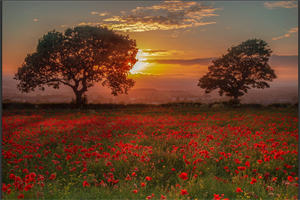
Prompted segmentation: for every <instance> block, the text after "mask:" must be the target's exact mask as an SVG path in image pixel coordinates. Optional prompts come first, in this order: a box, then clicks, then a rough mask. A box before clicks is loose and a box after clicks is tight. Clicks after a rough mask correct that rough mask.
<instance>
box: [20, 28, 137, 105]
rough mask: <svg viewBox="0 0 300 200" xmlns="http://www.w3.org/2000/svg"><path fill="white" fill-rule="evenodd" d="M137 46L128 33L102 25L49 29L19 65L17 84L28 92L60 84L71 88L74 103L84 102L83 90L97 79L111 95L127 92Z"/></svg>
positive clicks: (131, 82)
mask: <svg viewBox="0 0 300 200" xmlns="http://www.w3.org/2000/svg"><path fill="white" fill-rule="evenodd" d="M137 50H138V49H137V48H136V42H135V41H134V40H131V39H129V37H128V36H123V35H119V34H117V33H115V32H113V31H112V30H108V29H106V28H102V27H92V26H79V27H75V28H72V29H71V28H69V29H67V30H66V31H65V32H64V34H63V33H60V32H56V31H51V32H48V33H47V34H45V35H44V36H43V37H42V38H41V39H40V40H39V42H38V45H37V49H36V52H34V53H32V54H28V55H27V57H26V58H25V62H24V64H23V65H22V67H20V68H19V69H18V72H17V73H16V74H15V79H16V80H19V83H18V85H17V87H18V89H19V90H20V91H22V92H30V91H34V90H35V88H37V87H38V88H39V89H41V90H44V89H45V88H44V86H45V85H47V86H49V87H53V88H54V89H58V88H59V87H60V85H61V84H63V85H66V86H69V87H71V88H72V90H73V91H74V94H75V97H76V104H77V105H81V104H83V103H84V98H83V97H84V94H85V92H87V90H88V88H89V87H92V86H94V84H95V83H97V82H100V83H101V84H102V85H103V86H108V87H109V88H111V90H112V94H113V95H117V94H121V93H127V91H128V89H129V88H131V87H132V86H133V85H134V81H133V80H132V79H128V78H127V75H128V73H129V70H130V69H131V68H132V67H133V65H134V64H135V63H136V61H137V60H136V58H135V57H136V54H137Z"/></svg>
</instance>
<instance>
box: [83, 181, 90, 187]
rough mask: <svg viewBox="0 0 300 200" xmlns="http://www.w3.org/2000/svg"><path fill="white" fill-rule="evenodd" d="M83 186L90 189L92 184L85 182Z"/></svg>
mask: <svg viewBox="0 0 300 200" xmlns="http://www.w3.org/2000/svg"><path fill="white" fill-rule="evenodd" d="M82 185H83V187H89V186H90V184H89V183H88V182H87V181H83V183H82Z"/></svg>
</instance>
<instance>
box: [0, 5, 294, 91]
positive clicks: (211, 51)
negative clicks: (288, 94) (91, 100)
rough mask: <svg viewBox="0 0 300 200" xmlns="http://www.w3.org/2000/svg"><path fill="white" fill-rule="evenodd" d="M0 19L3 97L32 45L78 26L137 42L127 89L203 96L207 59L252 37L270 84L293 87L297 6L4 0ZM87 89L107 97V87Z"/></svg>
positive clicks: (208, 62)
mask: <svg viewBox="0 0 300 200" xmlns="http://www.w3.org/2000/svg"><path fill="white" fill-rule="evenodd" d="M2 20H3V22H2V25H3V40H2V44H3V46H2V49H3V54H2V56H3V63H2V76H3V77H2V78H3V92H4V94H8V93H9V94H10V96H13V94H12V91H14V92H15V95H21V93H19V92H18V91H17V90H15V89H16V82H14V81H13V79H12V77H13V75H14V74H15V73H16V72H17V69H18V67H20V66H21V65H22V63H23V61H24V58H25V57H26V55H27V54H28V53H33V52H34V51H35V49H36V46H37V43H38V39H39V38H41V37H42V36H43V35H44V34H45V33H47V32H48V31H51V30H53V29H55V30H57V31H64V30H65V29H66V28H69V27H74V26H80V25H91V26H107V27H108V28H111V29H113V30H115V31H117V32H119V33H121V34H125V35H129V37H130V38H131V39H135V40H136V42H137V47H138V48H139V52H138V55H137V58H138V60H139V61H138V62H137V63H136V64H135V66H134V67H133V69H132V70H131V75H130V77H131V78H133V79H134V80H135V81H136V84H135V86H134V87H133V88H132V90H137V89H145V90H146V89H153V90H156V91H160V90H165V91H179V90H180V91H182V90H183V91H191V92H192V93H197V92H199V94H201V95H203V94H202V92H203V91H202V89H200V88H199V87H197V82H198V80H199V78H200V77H201V76H203V75H204V74H205V73H206V72H207V67H208V66H209V64H210V61H211V60H212V59H214V58H217V57H220V56H222V55H223V54H225V53H226V50H227V49H228V48H230V47H232V46H235V45H238V44H240V43H241V42H243V41H245V40H247V39H252V38H259V39H263V40H264V41H266V42H267V43H268V44H269V46H270V48H271V49H272V51H273V54H272V57H271V59H270V64H271V67H273V68H274V70H275V73H276V74H277V76H278V78H277V79H275V80H274V81H273V82H272V84H271V86H273V87H274V88H276V87H281V86H282V87H283V86H284V87H286V86H289V87H293V88H295V87H298V1H285V2H284V1H196V2H195V1H179V0H177V1H48V2H47V1H4V2H3V19H2ZM49 91H51V90H49ZM93 91H95V92H94V93H97V92H98V93H103V94H105V95H108V96H109V92H108V90H107V89H106V88H100V87H97V89H94V90H93ZM274 92H276V90H274ZM277 92H278V91H277ZM295 92H296V93H297V91H296V90H295ZM56 93H57V95H58V96H59V95H62V93H61V91H60V92H59V91H56ZM94 93H93V94H94ZM129 93H130V91H129ZM33 94H34V93H33ZM178 94H179V93H178ZM23 95H25V94H23ZM70 95H72V94H71V93H70ZM91 95H92V94H91ZM295 95H297V94H295Z"/></svg>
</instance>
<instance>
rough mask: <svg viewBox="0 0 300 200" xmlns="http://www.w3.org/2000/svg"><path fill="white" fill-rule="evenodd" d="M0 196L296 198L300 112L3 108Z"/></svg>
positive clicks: (200, 109) (15, 197) (184, 107)
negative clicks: (299, 119) (0, 191)
mask: <svg viewBox="0 0 300 200" xmlns="http://www.w3.org/2000/svg"><path fill="white" fill-rule="evenodd" d="M2 131H3V132H2V140H3V141H2V198H3V199H17V198H24V199H298V194H297V193H298V109H297V107H295V106H294V107H285V108H272V107H259V108H255V107H254V108H247V107H241V108H227V107H225V108H223V107H222V108H208V107H194V106H168V107H162V106H149V107H137V108H134V107H129V108H127V107H124V108H112V109H89V110H74V109H6V110H4V111H3V116H2Z"/></svg>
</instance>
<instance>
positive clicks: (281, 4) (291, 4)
mask: <svg viewBox="0 0 300 200" xmlns="http://www.w3.org/2000/svg"><path fill="white" fill-rule="evenodd" d="M264 6H265V7H266V8H268V9H274V8H298V2H297V1H273V2H265V3H264Z"/></svg>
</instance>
